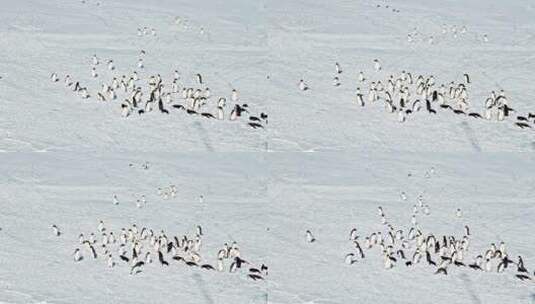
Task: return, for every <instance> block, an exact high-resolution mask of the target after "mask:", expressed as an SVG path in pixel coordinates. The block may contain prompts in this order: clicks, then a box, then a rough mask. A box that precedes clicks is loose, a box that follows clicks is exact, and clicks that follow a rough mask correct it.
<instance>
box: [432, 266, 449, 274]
mask: <svg viewBox="0 0 535 304" xmlns="http://www.w3.org/2000/svg"><path fill="white" fill-rule="evenodd" d="M435 274H443V275H447V274H448V271H447V270H446V268H445V267H439V268H437V271H435Z"/></svg>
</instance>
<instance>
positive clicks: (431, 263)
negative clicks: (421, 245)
mask: <svg viewBox="0 0 535 304" xmlns="http://www.w3.org/2000/svg"><path fill="white" fill-rule="evenodd" d="M425 259H426V260H427V263H428V264H429V265H433V266H437V263H435V261H433V260H432V259H431V254H430V253H429V251H425Z"/></svg>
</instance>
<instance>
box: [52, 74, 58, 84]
mask: <svg viewBox="0 0 535 304" xmlns="http://www.w3.org/2000/svg"><path fill="white" fill-rule="evenodd" d="M50 80H52V82H58V81H59V77H58V74H56V73H52V74H51V75H50Z"/></svg>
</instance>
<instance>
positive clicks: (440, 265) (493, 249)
mask: <svg viewBox="0 0 535 304" xmlns="http://www.w3.org/2000/svg"><path fill="white" fill-rule="evenodd" d="M402 199H406V195H405V194H404V193H402ZM419 211H422V212H423V213H424V214H425V215H429V214H430V212H429V205H426V204H424V203H423V198H422V196H419V197H418V204H415V205H414V206H413V214H412V218H411V223H412V226H411V227H410V229H408V231H404V230H403V229H400V228H396V227H394V225H392V224H391V223H389V221H388V220H387V217H386V215H385V212H384V210H383V208H382V207H380V206H379V207H378V214H379V216H380V217H381V224H382V225H383V226H385V227H386V228H385V230H383V231H375V232H372V233H371V234H369V235H367V234H364V235H359V232H358V230H357V229H356V228H353V229H351V231H350V232H349V241H350V242H351V244H352V247H353V252H350V253H348V254H346V255H345V257H344V262H345V264H347V265H353V264H355V263H358V262H361V261H363V260H364V259H365V257H366V256H367V255H368V254H370V252H374V251H375V252H374V253H378V254H380V255H381V256H382V260H383V265H384V268H385V269H392V268H394V267H415V266H416V265H417V264H424V265H427V266H429V267H431V268H432V269H433V270H434V274H436V275H447V274H448V271H451V270H452V269H456V270H462V269H470V270H473V271H483V272H497V273H504V272H509V273H510V272H513V273H514V275H515V278H517V279H519V280H522V281H532V280H533V279H532V276H531V274H530V273H529V271H528V269H527V268H526V266H525V265H524V261H523V259H522V257H521V256H518V257H517V259H516V261H513V259H512V257H510V256H509V254H508V252H507V249H506V246H505V243H504V242H500V243H499V245H496V243H492V244H490V246H489V247H488V248H486V249H485V251H484V252H481V253H479V254H477V255H476V256H475V257H474V259H473V261H471V262H470V261H466V260H467V258H466V257H467V256H468V255H471V252H470V249H471V247H470V242H471V238H472V234H471V232H470V228H469V227H468V226H467V225H465V226H464V234H462V235H460V236H455V235H442V236H439V235H436V236H435V235H434V234H433V233H424V232H423V231H422V229H421V227H420V226H419V225H418V222H417V215H418V213H419ZM456 216H457V217H459V218H460V217H462V212H461V210H460V209H457V210H456ZM305 238H306V241H307V242H308V243H314V242H316V238H315V237H314V235H313V234H312V232H311V231H310V230H307V231H306V234H305ZM398 265H401V266H398ZM533 276H535V272H534V273H533Z"/></svg>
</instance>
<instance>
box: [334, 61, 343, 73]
mask: <svg viewBox="0 0 535 304" xmlns="http://www.w3.org/2000/svg"><path fill="white" fill-rule="evenodd" d="M335 68H336V74H342V69H341V68H340V64H339V63H338V62H337V63H336V64H335Z"/></svg>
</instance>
